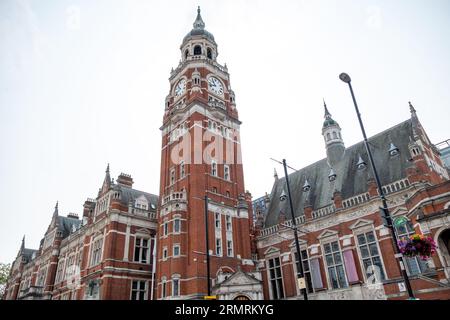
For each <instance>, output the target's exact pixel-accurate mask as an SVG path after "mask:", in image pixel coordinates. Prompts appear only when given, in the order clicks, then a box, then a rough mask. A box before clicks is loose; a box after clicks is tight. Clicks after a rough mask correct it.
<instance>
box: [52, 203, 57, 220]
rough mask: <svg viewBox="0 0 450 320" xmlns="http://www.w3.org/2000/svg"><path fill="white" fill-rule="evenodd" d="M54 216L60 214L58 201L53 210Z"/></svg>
mask: <svg viewBox="0 0 450 320" xmlns="http://www.w3.org/2000/svg"><path fill="white" fill-rule="evenodd" d="M53 216H55V217H57V216H58V201H56V204H55V211H53Z"/></svg>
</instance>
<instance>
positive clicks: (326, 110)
mask: <svg viewBox="0 0 450 320" xmlns="http://www.w3.org/2000/svg"><path fill="white" fill-rule="evenodd" d="M322 99H323V107H324V109H325V116H324V117H325V118H331V113H330V112H329V111H328V108H327V104H326V103H325V98H322Z"/></svg>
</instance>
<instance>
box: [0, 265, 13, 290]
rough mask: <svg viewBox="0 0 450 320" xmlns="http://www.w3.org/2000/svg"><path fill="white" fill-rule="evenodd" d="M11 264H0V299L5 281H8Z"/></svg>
mask: <svg viewBox="0 0 450 320" xmlns="http://www.w3.org/2000/svg"><path fill="white" fill-rule="evenodd" d="M10 269H11V264H9V263H1V262H0V298H1V296H2V295H3V292H4V290H5V286H6V281H7V280H8V276H9V270H10Z"/></svg>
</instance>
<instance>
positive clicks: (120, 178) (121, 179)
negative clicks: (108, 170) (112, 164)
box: [116, 173, 133, 188]
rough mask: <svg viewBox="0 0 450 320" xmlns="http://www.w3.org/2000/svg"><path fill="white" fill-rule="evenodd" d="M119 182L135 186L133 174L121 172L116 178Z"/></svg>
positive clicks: (122, 184) (123, 184) (126, 185)
mask: <svg viewBox="0 0 450 320" xmlns="http://www.w3.org/2000/svg"><path fill="white" fill-rule="evenodd" d="M116 182H117V184H119V185H121V186H125V187H130V188H131V187H133V178H131V175H129V174H125V173H121V174H120V175H119V176H118V177H117V180H116Z"/></svg>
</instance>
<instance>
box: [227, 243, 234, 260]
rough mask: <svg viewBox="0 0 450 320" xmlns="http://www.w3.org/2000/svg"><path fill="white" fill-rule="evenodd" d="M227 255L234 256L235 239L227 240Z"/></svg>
mask: <svg viewBox="0 0 450 320" xmlns="http://www.w3.org/2000/svg"><path fill="white" fill-rule="evenodd" d="M227 256H229V257H232V256H233V241H231V240H227Z"/></svg>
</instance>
